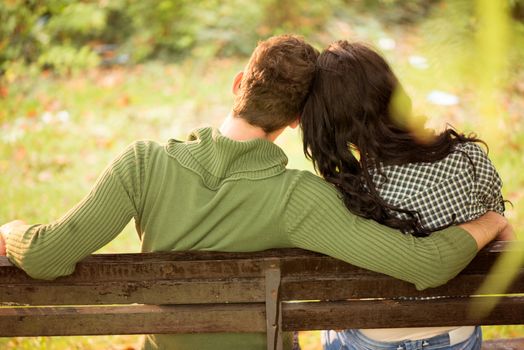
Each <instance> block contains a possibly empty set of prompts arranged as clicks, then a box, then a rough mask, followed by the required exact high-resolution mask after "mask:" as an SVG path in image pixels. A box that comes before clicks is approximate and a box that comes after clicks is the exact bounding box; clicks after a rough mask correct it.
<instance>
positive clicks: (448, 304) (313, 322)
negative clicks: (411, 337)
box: [282, 297, 524, 331]
mask: <svg viewBox="0 0 524 350" xmlns="http://www.w3.org/2000/svg"><path fill="white" fill-rule="evenodd" d="M492 299H493V298H492V297H479V298H472V300H470V301H468V300H467V299H465V298H445V299H433V300H354V301H339V302H317V303H315V302H312V303H309V304H310V305H304V303H298V304H294V303H289V304H286V305H285V307H284V318H283V326H282V327H283V329H284V330H286V331H287V330H315V329H344V328H389V327H391V325H395V327H426V326H427V327H432V326H460V325H477V324H482V325H501V324H522V323H524V297H505V298H502V299H500V301H499V303H498V304H497V306H496V307H495V309H494V310H493V311H492V312H491V314H490V315H489V316H487V317H485V318H482V319H476V318H474V317H473V316H471V314H470V310H471V308H478V307H481V306H483V305H491V304H490V303H491V302H492V301H493V300H492Z"/></svg>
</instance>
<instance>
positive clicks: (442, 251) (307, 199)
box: [286, 173, 477, 290]
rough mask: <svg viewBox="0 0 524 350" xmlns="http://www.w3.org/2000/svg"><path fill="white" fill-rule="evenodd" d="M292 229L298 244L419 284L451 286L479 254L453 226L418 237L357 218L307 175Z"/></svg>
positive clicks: (291, 215) (294, 199) (293, 207)
mask: <svg viewBox="0 0 524 350" xmlns="http://www.w3.org/2000/svg"><path fill="white" fill-rule="evenodd" d="M286 228H287V232H288V234H289V236H290V239H291V241H292V243H293V245H295V246H297V247H300V248H303V249H308V250H313V251H316V252H320V253H323V254H326V255H330V256H332V257H335V258H338V259H341V260H344V261H346V262H348V263H350V264H353V265H356V266H359V267H362V268H366V269H369V270H373V271H376V272H381V273H384V274H387V275H390V276H393V277H395V278H398V279H401V280H405V281H408V282H411V283H413V284H415V286H416V288H417V289H419V290H421V289H425V288H428V287H436V286H439V285H442V284H444V283H446V282H447V281H448V280H450V279H451V278H453V277H454V276H456V275H457V274H458V273H459V272H460V271H461V270H462V269H463V268H464V267H465V266H466V265H467V264H468V263H469V262H470V261H471V259H473V257H474V256H475V254H476V252H477V245H476V242H475V240H474V239H473V237H472V236H471V235H470V234H469V233H467V232H466V231H464V230H462V229H460V228H458V227H451V228H448V229H446V230H442V231H439V232H435V233H433V234H432V235H430V236H429V237H425V238H416V237H414V236H412V235H409V234H403V233H401V232H400V231H397V230H394V229H391V228H389V227H386V226H382V225H380V224H378V223H376V222H375V221H372V220H366V219H362V218H360V217H357V216H355V215H353V214H351V213H350V212H349V211H348V210H347V209H346V207H345V206H344V205H343V204H342V201H341V199H340V198H339V197H338V193H337V191H336V190H335V189H334V188H333V187H332V186H331V185H329V184H327V183H326V182H325V181H324V180H322V179H320V178H318V177H317V176H314V175H312V174H308V173H304V175H303V176H302V177H301V179H300V180H299V181H298V182H297V183H296V185H295V188H294V190H293V191H292V193H291V195H290V197H289V199H288V202H287V213H286Z"/></svg>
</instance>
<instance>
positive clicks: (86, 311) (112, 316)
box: [0, 297, 524, 336]
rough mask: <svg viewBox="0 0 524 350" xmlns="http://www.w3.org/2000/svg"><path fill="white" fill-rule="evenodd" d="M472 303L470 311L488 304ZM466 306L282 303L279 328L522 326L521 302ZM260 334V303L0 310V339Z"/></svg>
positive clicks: (459, 302)
mask: <svg viewBox="0 0 524 350" xmlns="http://www.w3.org/2000/svg"><path fill="white" fill-rule="evenodd" d="M475 299H478V300H475V301H474V303H475V304H474V305H473V307H478V306H479V305H485V304H487V303H491V302H492V301H493V300H492V298H490V297H482V298H475ZM471 306H472V305H471V304H468V303H465V302H464V300H463V298H449V299H435V300H422V301H421V300H418V301H410V300H402V301H400V300H355V301H340V302H302V303H284V304H282V311H283V313H282V327H283V330H284V331H292V330H315V329H344V328H381V327H391V325H392V324H394V325H395V326H396V327H408V326H409V327H422V326H459V325H474V324H484V325H497V324H513V323H515V320H521V322H524V319H522V318H523V315H524V297H512V298H502V299H501V301H500V302H499V304H498V305H497V307H496V308H495V310H494V312H492V314H491V315H490V316H489V317H486V318H483V319H481V320H480V319H475V318H473V317H471V316H470V315H469V312H468V311H469V308H470V307H471ZM428 315H429V317H428ZM265 331H266V318H265V305H264V303H249V304H208V305H176V306H175V305H166V306H158V305H134V306H106V307H102V306H97V307H43V308H0V336H34V335H42V336H52V335H81V334H84V335H103V334H142V333H202V332H265Z"/></svg>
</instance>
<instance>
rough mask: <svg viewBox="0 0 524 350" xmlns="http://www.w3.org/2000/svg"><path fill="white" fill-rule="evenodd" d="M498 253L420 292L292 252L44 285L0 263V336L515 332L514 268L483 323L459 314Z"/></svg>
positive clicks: (102, 271) (112, 270) (174, 255)
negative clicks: (479, 327)
mask: <svg viewBox="0 0 524 350" xmlns="http://www.w3.org/2000/svg"><path fill="white" fill-rule="evenodd" d="M506 249H507V246H506V245H505V244H502V243H495V244H493V245H491V246H490V247H489V248H487V249H484V250H483V251H482V252H480V253H479V254H478V256H477V257H476V258H475V260H474V261H473V262H472V263H471V264H470V265H469V266H468V267H467V268H466V269H465V270H464V271H463V272H462V273H461V274H460V275H459V276H457V277H456V278H455V279H453V280H452V281H451V282H450V283H448V284H447V285H445V286H442V287H439V288H434V289H429V290H425V291H422V292H419V291H417V290H415V288H414V287H413V285H411V284H409V283H406V282H402V281H399V280H396V279H393V278H391V277H388V276H385V275H382V274H378V273H374V272H370V271H367V270H364V269H360V268H357V267H355V266H352V265H349V264H346V263H344V262H342V261H339V260H336V259H333V258H330V257H327V256H324V255H321V254H316V253H312V252H308V251H303V250H299V249H282V250H269V251H265V252H259V253H218V252H166V253H144V254H115V255H113V254H111V255H93V256H91V257H88V258H87V259H85V260H84V261H82V262H80V263H79V264H78V265H77V268H76V271H75V272H74V274H72V275H71V276H67V277H62V278H58V279H57V280H55V281H42V280H34V279H31V278H30V277H28V276H27V275H26V274H25V273H24V272H22V271H21V270H19V269H17V268H15V267H14V266H13V265H11V264H10V263H9V261H8V260H7V259H6V258H5V257H0V305H1V307H0V336H1V337H7V336H37V335H39V336H54V335H102V334H142V333H195V332H196V333H198V332H267V339H268V349H281V347H282V344H281V341H282V338H281V332H282V331H294V330H316V329H343V328H380V327H392V326H396V327H419V326H455V325H457V326H458V325H475V324H483V325H505V324H523V323H524V268H520V271H519V274H518V276H517V279H515V280H514V282H513V284H512V285H511V287H510V288H509V290H508V291H507V294H506V295H504V296H503V297H501V298H500V300H499V301H498V303H497V306H496V307H495V309H494V310H493V311H492V312H491V313H490V314H489V315H488V316H486V317H483V318H478V317H475V316H472V314H471V313H470V312H469V311H470V310H471V309H472V308H473V309H477V308H478V307H479V306H482V305H486V304H489V303H491V302H493V300H494V298H496V297H495V296H492V295H489V294H490V293H493V292H494V291H493V290H487V291H486V295H475V296H471V295H474V294H475V293H476V291H477V289H478V287H479V286H480V284H481V283H482V281H483V280H484V279H485V277H486V274H487V273H488V271H489V270H490V267H491V266H492V265H493V263H494V262H495V260H496V259H497V258H498V257H499V255H500V254H501V252H503V251H505V250H506ZM414 297H423V298H422V299H420V298H419V299H415V298H414ZM508 344H511V343H508ZM515 344H517V345H515V346H517V347H516V348H515V349H517V348H519V347H520V346H523V345H524V342H520V343H516V342H515ZM506 345H507V344H506ZM495 348H497V347H492V348H490V349H495ZM499 348H501V349H502V348H504V347H499ZM520 348H521V349H523V348H524V346H523V347H520ZM504 349H511V347H505V348H504Z"/></svg>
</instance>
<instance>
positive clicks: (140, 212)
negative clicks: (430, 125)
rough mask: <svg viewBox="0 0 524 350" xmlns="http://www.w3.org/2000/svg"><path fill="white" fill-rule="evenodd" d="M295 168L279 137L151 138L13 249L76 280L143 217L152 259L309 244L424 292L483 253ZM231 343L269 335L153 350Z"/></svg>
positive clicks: (197, 338)
mask: <svg viewBox="0 0 524 350" xmlns="http://www.w3.org/2000/svg"><path fill="white" fill-rule="evenodd" d="M286 162H287V159H286V157H285V155H284V153H283V152H282V150H280V148H279V147H278V146H276V145H274V144H273V143H271V142H269V141H267V140H263V139H253V140H250V141H234V140H231V139H229V138H227V137H225V136H222V135H220V133H219V132H218V131H214V130H213V129H211V128H206V129H200V130H198V131H197V132H196V133H193V134H192V136H191V140H190V141H189V142H185V143H182V142H179V141H170V142H169V143H168V144H167V145H166V146H165V147H162V146H160V145H158V144H156V143H153V142H144V141H139V142H136V143H134V144H132V145H131V146H130V147H128V148H127V149H126V150H125V151H124V152H123V153H122V154H121V155H120V156H119V157H117V158H116V159H115V160H114V161H113V162H112V164H111V165H110V166H109V167H108V168H107V169H106V170H105V172H104V173H103V174H102V176H101V177H100V178H99V180H98V181H97V183H96V184H95V186H94V187H93V189H92V190H91V192H90V193H89V194H88V196H87V197H85V198H84V200H82V201H81V202H80V203H79V204H78V205H77V206H76V207H74V208H73V209H71V210H70V211H69V212H68V213H67V214H66V215H65V216H63V217H62V218H60V219H59V220H57V221H56V222H53V223H51V224H48V225H33V226H28V227H20V228H19V230H15V231H13V232H12V233H11V234H10V235H9V236H8V241H7V243H8V244H7V245H8V251H7V253H8V256H9V258H10V259H11V261H13V262H14V263H15V264H16V265H17V266H19V267H20V268H23V269H24V270H25V271H26V272H27V273H28V274H29V275H30V276H32V277H35V278H44V279H53V278H56V277H58V276H63V275H68V274H70V273H72V272H73V271H74V268H75V264H76V263H77V262H78V261H79V260H81V259H83V258H84V257H85V256H87V255H89V254H90V253H92V252H93V251H96V250H97V249H99V248H101V247H102V246H104V245H105V244H107V243H108V242H109V241H111V240H112V239H113V238H114V237H116V235H118V233H120V232H121V230H122V229H123V228H124V227H125V226H126V225H127V223H128V222H129V220H131V218H134V219H135V221H136V223H137V227H138V228H139V231H140V234H141V238H142V250H143V251H146V252H147V251H166V250H196V249H199V250H220V251H237V252H247V251H257V250H264V249H267V248H282V247H298V248H303V249H309V250H314V251H317V252H320V253H324V254H328V255H330V256H333V257H336V258H339V259H342V260H344V261H346V262H349V263H352V264H355V265H357V266H360V267H363V268H367V269H370V270H374V271H378V272H382V273H386V274H389V275H391V276H394V277H397V278H400V279H403V280H406V281H409V282H412V283H414V284H416V286H417V287H418V288H419V289H422V288H427V287H430V286H436V285H440V284H442V283H445V282H446V281H447V280H449V279H450V278H451V277H453V276H455V275H456V274H457V273H458V272H459V271H460V269H462V268H463V267H464V266H465V265H466V264H467V263H468V262H469V261H470V260H471V259H472V258H473V256H474V255H475V253H476V251H477V245H476V242H475V240H474V239H473V238H472V237H471V236H470V235H469V234H468V233H467V232H465V231H463V230H461V229H459V228H449V229H447V230H445V231H441V232H437V233H435V234H433V235H431V236H430V237H428V238H425V239H423V240H421V239H419V240H417V239H415V238H414V237H412V236H410V235H403V234H401V233H400V232H398V231H396V230H393V229H390V228H388V227H384V226H381V225H379V224H377V223H376V222H373V221H369V220H365V219H361V218H358V217H356V216H354V215H351V214H350V213H349V212H348V211H347V209H346V208H345V206H344V205H343V204H342V202H341V200H340V198H339V197H338V194H337V192H336V190H335V189H334V188H333V187H332V186H331V185H329V184H328V183H326V182H325V181H323V180H322V179H320V178H318V177H317V176H315V175H313V174H311V173H309V172H306V171H298V170H286V169H285V164H286ZM407 252H409V254H407ZM246 322H249V320H246ZM286 339H289V337H287V338H286ZM288 346H289V343H288ZM220 347H222V348H223V349H226V348H227V349H231V348H244V349H261V350H262V349H264V348H265V335H264V334H242V335H238V334H219V335H215V334H200V335H169V336H148V337H147V342H146V348H153V349H154V348H160V349H195V348H198V349H201V350H203V349H221V348H220Z"/></svg>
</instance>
